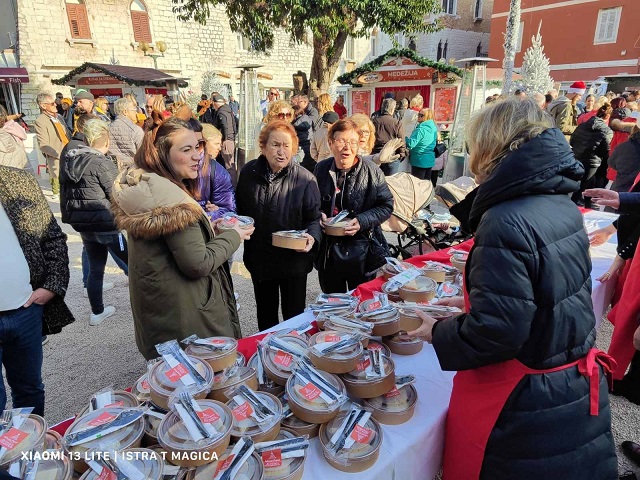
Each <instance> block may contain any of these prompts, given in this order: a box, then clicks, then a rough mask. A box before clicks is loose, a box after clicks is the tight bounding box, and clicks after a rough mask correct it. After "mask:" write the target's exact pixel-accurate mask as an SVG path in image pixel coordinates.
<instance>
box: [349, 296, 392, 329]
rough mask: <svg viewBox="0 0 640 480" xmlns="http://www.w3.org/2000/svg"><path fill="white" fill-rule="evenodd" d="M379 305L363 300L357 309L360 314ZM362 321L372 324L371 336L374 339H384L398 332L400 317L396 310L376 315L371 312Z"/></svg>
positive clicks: (375, 301)
mask: <svg viewBox="0 0 640 480" xmlns="http://www.w3.org/2000/svg"><path fill="white" fill-rule="evenodd" d="M376 305H379V302H378V301H377V300H375V299H370V300H365V301H364V302H362V303H361V304H360V306H359V307H358V309H359V310H360V311H361V312H367V311H369V310H370V309H372V308H375V307H376ZM363 320H365V321H367V322H370V323H373V330H372V332H371V335H373V336H375V337H386V336H388V335H394V334H396V333H398V332H399V331H400V315H399V314H398V310H397V309H395V308H393V309H392V310H391V311H387V312H381V313H378V314H376V313H375V312H372V314H371V315H369V316H367V317H366V318H363Z"/></svg>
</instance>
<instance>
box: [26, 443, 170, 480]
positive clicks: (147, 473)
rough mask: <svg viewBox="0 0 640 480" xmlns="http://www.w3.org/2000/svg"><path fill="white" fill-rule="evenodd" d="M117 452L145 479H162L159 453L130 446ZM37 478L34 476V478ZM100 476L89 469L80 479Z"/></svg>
mask: <svg viewBox="0 0 640 480" xmlns="http://www.w3.org/2000/svg"><path fill="white" fill-rule="evenodd" d="M118 454H119V455H122V456H123V458H124V459H125V460H126V461H128V462H129V463H130V464H131V465H132V466H133V467H135V468H136V469H137V470H138V471H139V472H140V473H141V474H143V475H144V478H145V479H146V480H162V478H163V475H162V469H163V468H164V460H163V459H162V455H161V454H158V453H156V452H154V451H153V450H149V449H147V448H130V449H128V450H125V451H124V452H118ZM39 478H40V477H36V480H37V479H39ZM100 478H102V477H100V474H99V473H96V472H94V471H93V470H89V471H87V472H86V473H85V474H84V475H83V476H82V477H80V480H98V479H100Z"/></svg>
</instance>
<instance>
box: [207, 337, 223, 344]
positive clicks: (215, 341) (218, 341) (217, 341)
mask: <svg viewBox="0 0 640 480" xmlns="http://www.w3.org/2000/svg"><path fill="white" fill-rule="evenodd" d="M204 341H205V342H206V343H210V344H211V345H226V344H227V341H226V340H225V339H224V338H209V339H206V340H204Z"/></svg>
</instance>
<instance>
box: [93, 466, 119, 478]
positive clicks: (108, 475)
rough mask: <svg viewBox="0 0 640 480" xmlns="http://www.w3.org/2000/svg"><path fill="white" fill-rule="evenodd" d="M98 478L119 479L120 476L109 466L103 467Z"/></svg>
mask: <svg viewBox="0 0 640 480" xmlns="http://www.w3.org/2000/svg"><path fill="white" fill-rule="evenodd" d="M96 478H97V480H117V479H118V476H117V475H116V474H115V473H113V472H112V471H111V470H109V469H108V468H107V467H102V471H101V472H100V475H98V476H97V477H96Z"/></svg>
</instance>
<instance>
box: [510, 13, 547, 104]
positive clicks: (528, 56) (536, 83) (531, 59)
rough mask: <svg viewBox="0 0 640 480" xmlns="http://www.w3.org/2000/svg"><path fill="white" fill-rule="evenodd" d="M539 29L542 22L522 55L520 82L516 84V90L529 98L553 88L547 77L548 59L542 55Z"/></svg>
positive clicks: (542, 48)
mask: <svg viewBox="0 0 640 480" xmlns="http://www.w3.org/2000/svg"><path fill="white" fill-rule="evenodd" d="M541 27H542V22H540V25H539V26H538V33H537V34H536V36H535V37H532V38H531V46H530V47H529V48H528V49H527V51H526V52H525V54H524V58H523V60H522V69H521V71H520V74H521V75H522V80H520V81H518V82H517V83H518V88H520V89H521V90H525V91H526V92H527V95H529V96H531V95H533V94H534V93H541V94H543V95H544V94H545V93H547V92H548V91H549V90H550V89H551V88H553V79H552V78H551V77H550V76H549V59H548V58H547V56H546V55H545V54H544V47H543V46H542V35H540V28H541Z"/></svg>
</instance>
